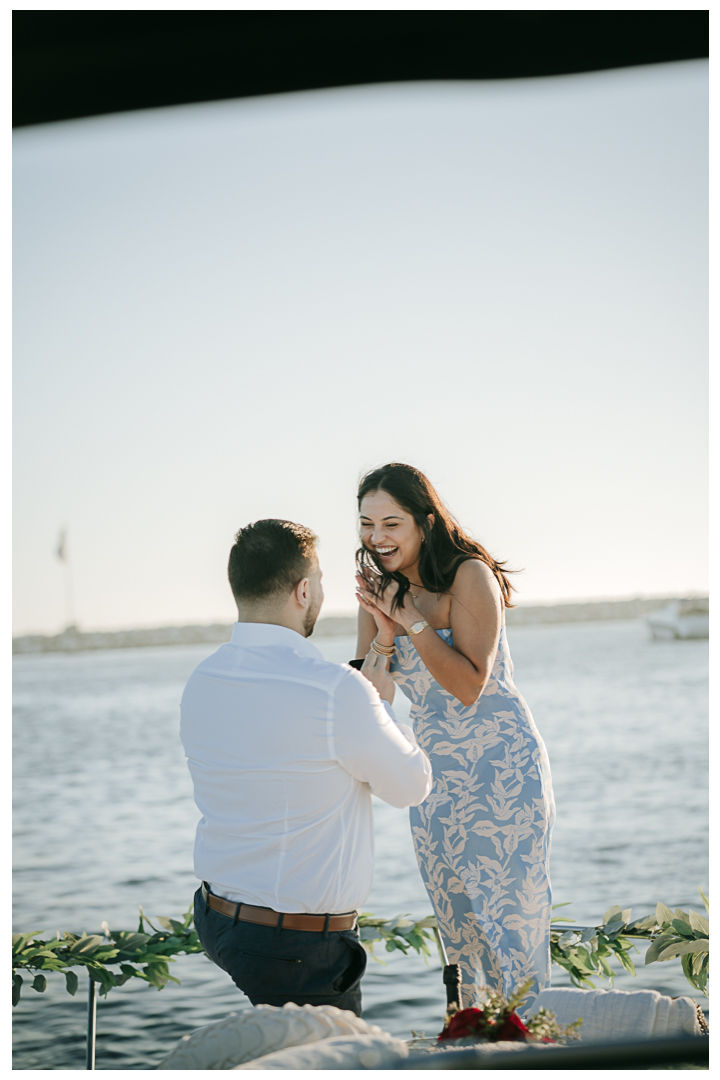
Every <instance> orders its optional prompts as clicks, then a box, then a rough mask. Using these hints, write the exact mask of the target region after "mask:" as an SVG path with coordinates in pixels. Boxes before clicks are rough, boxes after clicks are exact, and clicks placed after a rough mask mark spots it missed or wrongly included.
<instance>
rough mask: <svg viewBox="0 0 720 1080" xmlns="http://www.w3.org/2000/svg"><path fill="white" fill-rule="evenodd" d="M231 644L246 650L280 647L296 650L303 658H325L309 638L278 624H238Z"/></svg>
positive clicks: (234, 629)
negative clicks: (271, 646) (272, 646)
mask: <svg viewBox="0 0 720 1080" xmlns="http://www.w3.org/2000/svg"><path fill="white" fill-rule="evenodd" d="M230 643H231V644H232V645H239V646H241V647H244V648H246V649H257V648H266V647H267V646H269V645H280V646H284V647H285V648H286V649H294V651H295V652H297V653H300V654H301V655H302V656H311V657H312V658H313V659H314V660H322V658H323V655H322V653H321V652H320V650H319V649H318V648H317V647H316V646H315V645H311V644H310V642H309V641H308V639H307V638H304V637H303V636H302V635H301V634H298V633H297V631H295V630H291V629H290V628H289V627H287V626H278V625H277V623H256V622H253V623H249V622H236V623H235V625H234V626H233V630H232V637H231V638H230Z"/></svg>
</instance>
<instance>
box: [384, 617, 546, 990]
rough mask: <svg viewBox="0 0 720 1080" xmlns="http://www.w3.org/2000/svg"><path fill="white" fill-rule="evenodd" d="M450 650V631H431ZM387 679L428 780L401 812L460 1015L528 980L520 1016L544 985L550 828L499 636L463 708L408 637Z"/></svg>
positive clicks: (532, 747)
mask: <svg viewBox="0 0 720 1080" xmlns="http://www.w3.org/2000/svg"><path fill="white" fill-rule="evenodd" d="M435 632H436V633H438V634H439V635H440V636H441V637H442V639H443V641H446V642H447V643H448V645H452V631H451V630H449V629H446V630H437V631H435ZM395 645H396V646H397V651H396V653H395V655H394V656H393V658H392V662H391V665H390V670H391V671H392V672H393V673H394V674H395V676H396V683H397V685H398V686H399V687H400V688H401V690H402V691H403V693H404V694H405V695H406V696H407V697H408V698H410V700H411V701H412V705H413V707H412V710H411V714H410V715H411V718H412V722H413V726H414V729H415V735H416V738H417V740H418V743H419V744H420V746H422V747H423V749H424V750H425V751H426V752H427V754H428V756H429V758H430V761H431V763H432V768H433V777H434V779H433V787H432V791H431V792H430V794H429V795H428V797H427V799H426V800H425V802H423V803H421V805H420V806H413V807H411V809H410V827H411V830H412V838H413V843H414V845H415V854H416V856H417V861H418V865H419V867H420V873H421V875H422V878H423V881H424V883H425V888H426V889H427V891H428V895H429V897H430V900H431V902H432V905H433V908H434V909H435V914H436V916H437V921H438V928H439V930H440V934H441V936H442V939H443V943H444V945H445V949H446V952H447V955H448V961H449V963H451V964H459V965H460V966H461V968H462V978H463V995H462V997H463V1005H464V1006H465V1007H469V1006H472V1005H478V1004H480V1002H481V1001H482V997H483V995H482V993H481V992H480V991H481V989H482V988H486V987H490V988H492V989H496V990H500V991H503V992H504V993H505V994H509V993H510V992H512V991H513V990H515V989H516V988H517V987H518V986H519V985H520V984H522V983H523V982H526V981H527V980H528V979H532V980H533V986H532V988H531V991H530V995H529V997H528V998H527V1000H526V1003H525V1004H524V1006H523V1011H525V1010H526V1008H527V1005H528V1004H530V1003H531V1002H532V1000H533V998H534V997H535V995H536V994H537V993H538V992H539V991H540V990H541V989H542V988H543V987H545V986H547V985H548V984H549V982H550V907H551V902H552V901H551V892H550V877H549V872H548V859H549V854H550V833H551V830H552V825H553V821H554V818H555V804H554V800H553V792H552V781H551V779H550V765H549V762H548V757H547V751H546V750H545V746H544V744H543V741H542V739H541V738H540V735H539V733H538V730H537V728H536V727H535V723H534V721H533V718H532V716H531V714H530V710H529V709H528V707H527V705H526V704H525V702H524V700H523V699H522V697H521V696H520V694H519V693H518V691H517V689H516V688H515V684H514V683H513V664H512V660H511V659H510V652H509V649H508V645H507V638H506V633H505V627H503V628H502V629H501V631H500V640H499V642H498V647H497V653H496V656H495V662H494V664H493V669H492V674H491V676H490V679H489V681H488V683H487V686H486V687H485V690H484V691H483V693H482V694H481V696H480V697H479V698H478V700H477V701H476V702H475V704H474V705H470V706H465V705H463V704H462V703H461V702H460V701H458V699H457V698H455V697H453V696H452V694H449V693H448V692H447V691H446V690H443V688H442V687H441V686H440V685H439V684H438V683H437V682H436V681H435V679H434V678H433V677H432V675H431V674H430V673H429V671H428V669H427V668H426V667H425V665H424V663H423V662H422V660H421V659H420V657H419V655H418V653H417V650H416V649H415V647H414V645H413V644H412V639H411V638H409V637H397V638H396V639H395Z"/></svg>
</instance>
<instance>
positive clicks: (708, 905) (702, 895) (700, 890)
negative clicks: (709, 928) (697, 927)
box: [698, 886, 710, 915]
mask: <svg viewBox="0 0 720 1080" xmlns="http://www.w3.org/2000/svg"><path fill="white" fill-rule="evenodd" d="M698 892H699V893H700V897H701V899H702V902H703V904H704V905H705V910H706V911H707V913H708V915H709V914H710V901H709V900H708V898H707V896H706V895H705V893H704V892H703V891H702V889H701V888H700V887H699V886H698Z"/></svg>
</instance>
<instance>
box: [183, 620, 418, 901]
mask: <svg viewBox="0 0 720 1080" xmlns="http://www.w3.org/2000/svg"><path fill="white" fill-rule="evenodd" d="M180 734H181V738H182V742H183V746H184V747H185V754H186V756H187V760H188V766H189V768H190V773H191V775H192V779H193V785H194V789H195V802H196V803H197V806H198V809H199V810H200V812H201V814H202V818H201V819H200V822H199V824H198V827H197V834H196V840H195V874H196V876H197V877H198V878H200V879H201V880H203V881H207V882H209V883H210V885H211V887H212V890H213V892H215V893H217V894H218V895H219V896H224V897H226V898H227V899H229V900H242V901H244V902H245V903H248V904H257V905H258V906H260V907H269V908H273V909H274V910H275V911H284V912H288V913H290V912H310V913H327V912H330V913H337V912H345V911H353V910H355V909H357V908H359V907H360V906H361V905H362V904H363V903H364V902H365V900H366V899H367V897H368V894H369V892H370V886H371V884H372V872H373V861H374V837H373V821H372V801H371V794H373V795H377V796H378V798H380V799H383V800H384V801H385V802H387V803H390V805H391V806H397V807H405V806H417V805H418V803H421V802H422V801H423V799H425V798H426V797H427V795H428V794H429V793H430V788H431V786H432V771H431V767H430V762H429V760H428V758H427V755H426V754H425V753H424V751H423V750H421V749H420V748H419V747H418V745H417V743H416V741H415V737H414V735H413V732H412V730H411V729H410V728H409V727H406V726H405V725H404V724H398V723H396V722H395V718H394V716H393V713H392V710H391V709H390V707H389V706H388V705H387V704H386V703H385V702H383V701H381V700H380V696H379V694H378V692H377V690H376V689H375V687H374V686H373V685H372V684H371V683H370V682H368V680H367V679H366V678H365V677H364V676H363V675H361V674H360V672H358V671H355V670H354V669H353V668H351V667H350V666H348V665H346V664H330V663H328V662H327V661H326V660H324V659H323V657H322V655H321V653H320V652H319V650H318V649H317V648H316V647H315V646H314V645H311V644H310V642H309V641H308V640H307V639H306V638H304V637H301V635H300V634H297V633H296V632H295V631H294V630H290V629H288V628H287V627H284V626H277V625H275V624H273V623H235V626H234V627H233V632H232V638H231V640H230V642H229V643H228V644H227V645H222V646H221V647H220V648H219V649H218V650H217V652H216V653H213V655H212V656H210V657H208V659H207V660H204V661H203V662H202V663H201V664H199V665H198V667H197V668H196V669H195V671H194V672H193V674H192V675H191V676H190V679H189V681H188V684H187V686H186V687H185V691H184V693H183V697H182V703H181V724H180Z"/></svg>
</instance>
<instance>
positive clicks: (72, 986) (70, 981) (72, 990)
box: [65, 971, 78, 997]
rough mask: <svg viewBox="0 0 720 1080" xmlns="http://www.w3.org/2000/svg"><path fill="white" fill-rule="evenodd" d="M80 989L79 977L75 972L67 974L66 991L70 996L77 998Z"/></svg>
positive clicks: (67, 972)
mask: <svg viewBox="0 0 720 1080" xmlns="http://www.w3.org/2000/svg"><path fill="white" fill-rule="evenodd" d="M77 988H78V977H77V975H76V974H75V972H74V971H66V972H65V989H66V990H67V992H68V994H72V996H73V997H75V994H76V993H77Z"/></svg>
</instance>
